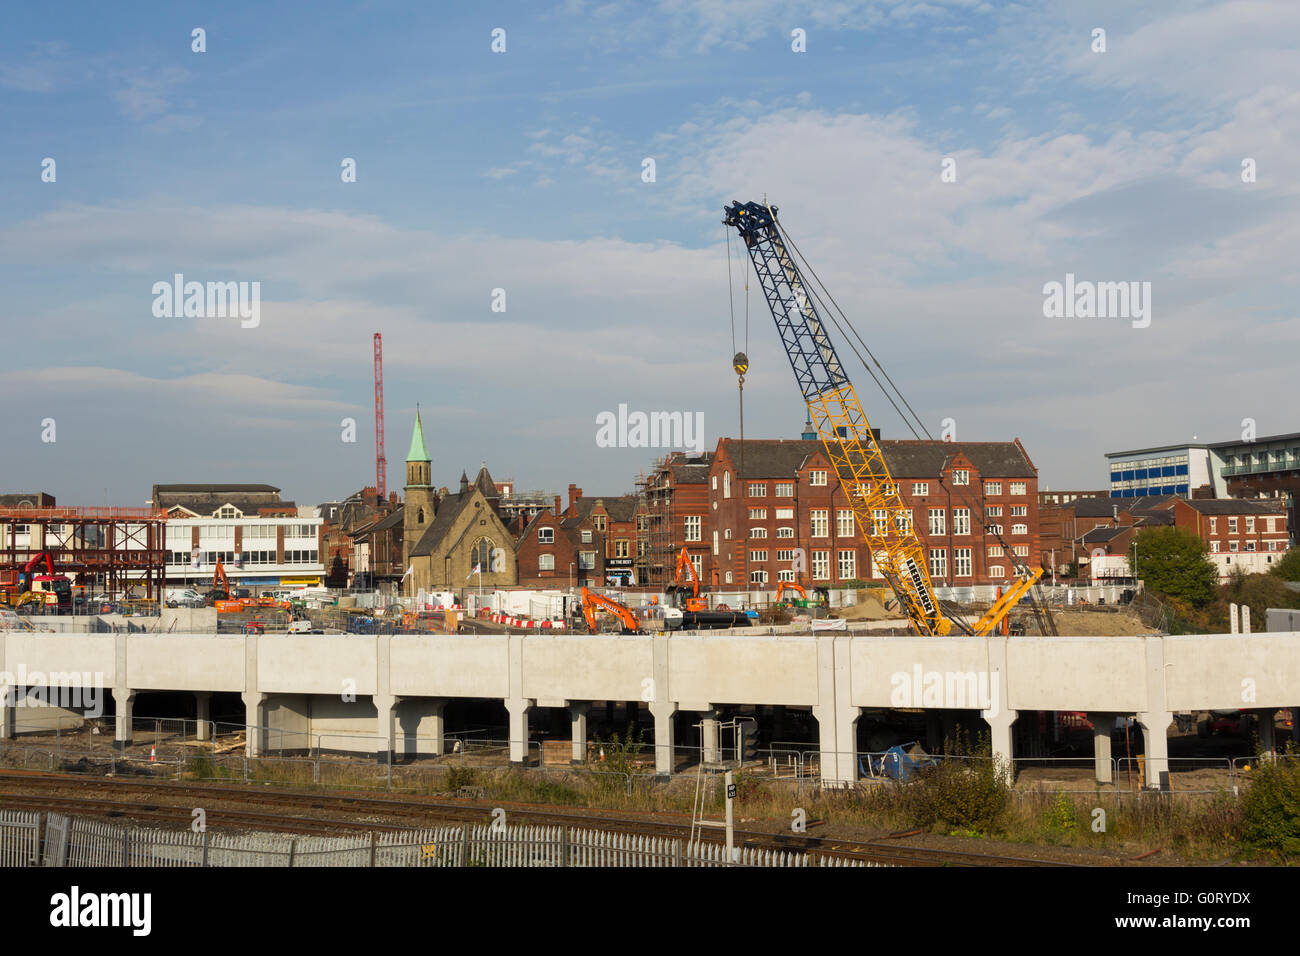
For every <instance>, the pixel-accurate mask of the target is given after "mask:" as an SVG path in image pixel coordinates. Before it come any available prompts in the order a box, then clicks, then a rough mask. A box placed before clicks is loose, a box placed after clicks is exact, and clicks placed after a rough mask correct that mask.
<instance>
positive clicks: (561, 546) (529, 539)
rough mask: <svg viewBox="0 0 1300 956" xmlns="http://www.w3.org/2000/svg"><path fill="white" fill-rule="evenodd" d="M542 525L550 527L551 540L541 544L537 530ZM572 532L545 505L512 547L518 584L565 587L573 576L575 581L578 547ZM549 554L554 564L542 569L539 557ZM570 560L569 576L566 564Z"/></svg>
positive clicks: (538, 586) (542, 526) (567, 564)
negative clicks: (551, 532)
mask: <svg viewBox="0 0 1300 956" xmlns="http://www.w3.org/2000/svg"><path fill="white" fill-rule="evenodd" d="M541 528H550V529H552V530H553V532H554V535H553V543H551V544H542V542H541V539H540V536H539V535H538V531H539V529H541ZM574 540H575V536H574V535H572V534H570V533H568V532H566V531H564V530H563V529H562V528H561V527H560V522H559V520H558V519H557V518H556V517H555V514H554V512H553V511H552V510H551V509H550V508H547V509H546V510H545V511H543V512H542V513H541V515H540V516H538V519H537V522H536V523H535V524H534V525H533V526H532V527H531V528H529V529H528V533H527V534H525V535H524V536H523V538H522V539H520V541H519V543H518V546H517V547H516V549H515V555H516V558H515V565H516V567H517V568H518V571H519V584H520V585H521V586H523V587H535V588H567V587H568V586H569V582H570V581H571V580H572V581H574V582H575V583H576V582H577V581H578V567H577V565H578V549H577V547H575V545H574ZM544 554H549V555H551V556H552V557H553V558H554V559H555V568H554V570H550V571H542V570H540V569H539V568H538V559H539V558H540V557H541V556H542V555H544ZM570 562H572V563H573V572H572V577H571V576H570V571H569V564H570Z"/></svg>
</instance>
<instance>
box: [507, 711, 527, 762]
mask: <svg viewBox="0 0 1300 956" xmlns="http://www.w3.org/2000/svg"><path fill="white" fill-rule="evenodd" d="M532 706H533V702H532V701H531V700H527V699H525V698H522V697H511V698H507V700H506V710H507V711H509V712H510V766H512V767H522V766H524V764H525V763H527V761H528V711H529V709H530V708H531V707H532Z"/></svg>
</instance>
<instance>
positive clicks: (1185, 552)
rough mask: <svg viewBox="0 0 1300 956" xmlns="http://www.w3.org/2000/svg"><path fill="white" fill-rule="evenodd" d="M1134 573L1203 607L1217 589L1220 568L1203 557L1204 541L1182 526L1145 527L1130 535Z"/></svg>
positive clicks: (1163, 589) (1164, 590)
mask: <svg viewBox="0 0 1300 956" xmlns="http://www.w3.org/2000/svg"><path fill="white" fill-rule="evenodd" d="M1131 552H1132V553H1135V554H1136V561H1135V565H1136V567H1135V570H1136V572H1137V576H1138V577H1139V578H1141V579H1142V580H1143V581H1145V582H1146V585H1147V587H1149V588H1151V589H1153V590H1155V591H1159V592H1160V593H1161V594H1167V595H1169V596H1170V597H1174V598H1178V599H1179V600H1182V601H1186V602H1188V603H1189V604H1191V605H1192V606H1194V607H1202V606H1204V605H1206V604H1208V603H1209V602H1210V601H1212V600H1213V599H1214V597H1215V593H1216V591H1217V590H1218V584H1219V572H1218V569H1217V568H1215V566H1214V562H1213V561H1211V560H1210V559H1209V558H1208V557H1206V550H1205V543H1204V542H1203V541H1201V539H1200V538H1199V537H1198V536H1197V535H1194V534H1192V533H1191V532H1190V531H1184V530H1182V529H1181V528H1175V527H1173V526H1171V525H1166V526H1163V527H1158V528H1144V529H1143V530H1141V531H1139V532H1138V534H1137V537H1136V538H1134V539H1133V545H1132V549H1131Z"/></svg>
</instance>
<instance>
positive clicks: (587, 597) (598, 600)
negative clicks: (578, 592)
mask: <svg viewBox="0 0 1300 956" xmlns="http://www.w3.org/2000/svg"><path fill="white" fill-rule="evenodd" d="M601 608H603V609H604V610H606V611H609V612H611V613H612V614H615V615H617V617H618V619H619V620H620V621H621V622H622V623H623V633H624V634H639V633H640V632H641V622H640V621H638V620H637V619H636V615H635V614H633V613H632V612H631V611H629V610H628V609H627V608H625V607H624V606H623V605H621V604H619V603H618V602H617V601H611V600H610V599H609V598H607V597H604V596H603V595H600V594H595V593H593V592H592V591H590V590H589V589H587V588H585V587H584V588H583V589H582V616H583V617H584V618H586V619H587V627H588V629H589V630H590V631H591V633H593V634H599V633H600V629H599V627H597V625H596V611H597V609H601Z"/></svg>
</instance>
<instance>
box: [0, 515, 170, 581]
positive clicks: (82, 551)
mask: <svg viewBox="0 0 1300 956" xmlns="http://www.w3.org/2000/svg"><path fill="white" fill-rule="evenodd" d="M23 526H25V527H26V529H27V531H26V537H27V544H26V545H23V546H19V543H18V538H19V531H18V529H19V528H20V527H23ZM42 551H44V552H48V554H49V555H50V560H51V562H52V563H53V565H54V572H55V573H56V574H74V575H75V576H76V577H75V583H77V584H91V583H96V584H99V585H102V587H103V588H104V589H105V590H106V591H107V592H108V593H109V594H110V595H112V596H114V597H116V596H117V594H118V593H119V592H120V591H124V590H125V589H126V587H127V586H128V584H143V585H144V587H145V596H146V597H148V598H153V597H156V596H161V595H162V594H163V593H164V591H163V589H164V587H165V585H166V572H167V516H166V514H165V513H163V512H160V511H155V510H153V509H152V508H29V507H20V508H0V582H3V583H7V584H10V585H12V584H15V583H16V581H17V576H18V574H19V572H21V571H22V570H23V568H24V567H25V566H26V565H27V563H28V562H29V561H30V560H31V559H32V558H33V557H34V556H36V555H37V554H40V553H41V552H42Z"/></svg>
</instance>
